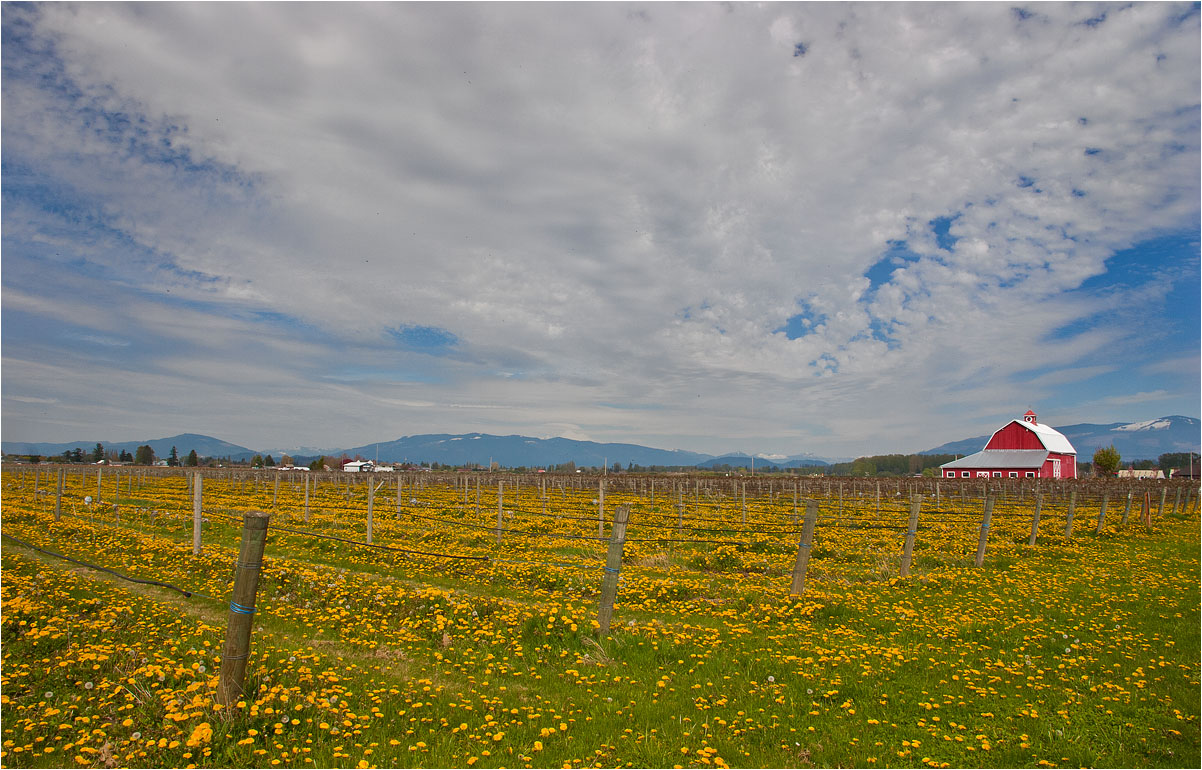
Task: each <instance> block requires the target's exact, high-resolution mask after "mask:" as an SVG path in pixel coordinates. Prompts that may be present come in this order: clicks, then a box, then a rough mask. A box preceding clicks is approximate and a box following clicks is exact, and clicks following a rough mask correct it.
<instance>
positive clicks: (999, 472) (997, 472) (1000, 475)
mask: <svg viewBox="0 0 1202 770" xmlns="http://www.w3.org/2000/svg"><path fill="white" fill-rule="evenodd" d="M993 477H994V478H995V479H1000V478H1001V477H1002V472H1001V471H994V472H993Z"/></svg>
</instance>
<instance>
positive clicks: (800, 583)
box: [789, 500, 818, 596]
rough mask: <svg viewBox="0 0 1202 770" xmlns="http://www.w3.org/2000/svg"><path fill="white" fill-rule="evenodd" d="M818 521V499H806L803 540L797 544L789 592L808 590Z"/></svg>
mask: <svg viewBox="0 0 1202 770" xmlns="http://www.w3.org/2000/svg"><path fill="white" fill-rule="evenodd" d="M817 523H818V501H816V500H806V517H805V523H804V524H802V525H801V542H800V543H798V545H797V560H796V561H795V562H794V563H793V582H792V584H791V585H790V586H789V594H790V595H791V596H797V595H799V594H801V593H802V592H803V591H805V590H806V572H808V571H809V569H810V550H811V548H812V546H813V545H814V526H815V525H816V524H817Z"/></svg>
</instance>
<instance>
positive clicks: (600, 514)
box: [597, 477, 605, 537]
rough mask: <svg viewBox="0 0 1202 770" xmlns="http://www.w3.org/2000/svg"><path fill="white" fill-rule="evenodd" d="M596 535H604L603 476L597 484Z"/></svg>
mask: <svg viewBox="0 0 1202 770" xmlns="http://www.w3.org/2000/svg"><path fill="white" fill-rule="evenodd" d="M597 537H605V478H604V477H602V479H601V481H600V482H598V484H597Z"/></svg>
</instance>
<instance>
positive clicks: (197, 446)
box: [0, 415, 1199, 469]
mask: <svg viewBox="0 0 1202 770" xmlns="http://www.w3.org/2000/svg"><path fill="white" fill-rule="evenodd" d="M1057 430H1059V431H1060V432H1061V433H1063V434H1064V435H1065V436H1067V437H1068V439H1069V441H1071V442H1072V444H1073V446H1074V447H1076V449H1077V453H1078V456H1079V457H1080V458H1081V460H1082V461H1088V460H1089V459H1090V458H1091V457H1092V456H1093V453H1094V450H1096V449H1098V448H1099V447H1103V446H1110V445H1111V444H1113V445H1114V447H1115V449H1117V450H1118V452H1119V454H1120V455H1121V456H1122V457H1123V459H1124V461H1128V460H1139V459H1152V460H1154V459H1156V458H1157V457H1159V456H1160V455H1162V454H1165V453H1167V452H1186V451H1191V450H1197V449H1198V447H1199V420H1198V419H1197V418H1194V417H1182V416H1180V415H1173V416H1170V417H1161V418H1159V419H1156V420H1146V421H1144V422H1136V423H1109V424H1105V425H1098V424H1093V423H1081V424H1078V425H1066V426H1064V427H1060V428H1057ZM988 440H989V436H978V437H976V438H970V439H964V440H961V441H953V442H951V443H948V444H943V445H941V446H937V447H934V448H933V449H928V450H925V451H923V452H920V454H971V453H973V452H976V451H978V450H980V449H981V448H983V447H984V446H985V443H986V442H987V441H988ZM97 443H101V444H103V445H104V448H105V450H106V451H116V452H121V451H125V452H130V453H131V454H132V453H134V452H135V451H136V450H137V448H138V447H139V446H141V445H143V444H148V445H150V447H151V448H152V449H153V450H154V453H155V455H156V456H158V457H167V456H168V455H169V454H170V453H171V448H172V447H175V449H176V452H177V453H178V455H179V456H180V457H181V458H182V457H185V456H186V455H187V454H188V452H190V451H192V450H196V453H197V454H198V455H200V456H201V457H215V458H228V459H229V460H231V461H242V460H249V459H251V458H252V457H253V456H254V455H256V454H261V455H267V454H271V455H272V456H273V457H274V458H275V459H276V460H277V461H278V460H279V459H280V458H281V457H283V455H285V454H288V455H290V456H292V458H293V460H294V461H295V462H297V463H307V462H309V461H310V460H312V459H314V458H315V457H319V456H321V455H329V456H335V457H340V456H342V455H344V454H345V455H347V456H350V457H354V456H356V455H359V456H362V457H364V458H367V459H371V460H376V459H378V460H379V461H380V462H385V463H400V462H410V463H422V462H427V463H441V464H443V465H455V466H463V465H477V464H478V465H485V464H487V463H489V462H496V463H498V464H500V465H501V466H503V467H510V468H514V467H529V468H534V467H549V466H554V465H563V464H566V463H569V462H572V463H575V464H576V465H577V466H580V467H600V466H601V465H602V464H603V463H607V464H609V465H610V466H613V465H615V464H617V465H620V466H622V467H625V466H627V465H629V464H634V465H642V466H653V465H657V466H664V467H699V468H714V467H721V466H724V465H729V466H731V467H734V468H738V467H750V466H751V465H752V463H753V462H754V466H755V467H756V468H757V469H760V468H762V469H768V468H798V467H805V466H823V465H829V464H832V463H836V462H848V461H850V460H851V459H853V458H849V457H819V456H817V455H813V454H796V455H788V456H782V455H763V454H761V455H754V456H752V455H749V454H746V453H743V452H732V453H728V454H723V455H718V456H715V455H707V454H702V453H699V452H688V451H685V450H680V449H655V448H653V447H646V446H641V445H639V444H621V443H598V442H595V441H576V440H574V439H567V438H549V439H540V438H531V437H529V436H494V435H489V434H486V433H466V434H458V435H453V434H446V433H440V434H424V435H418V436H402V437H401V438H398V439H396V440H394V441H382V442H379V443H375V444H364V445H362V446H357V447H350V448H346V449H328V450H318V449H314V448H310V447H306V448H303V449H289V450H284V449H274V450H267V451H264V450H254V449H249V448H247V447H244V446H239V445H237V444H231V443H230V442H228V441H222V440H220V439H216V438H213V437H211V436H205V435H201V434H197V433H182V434H179V435H177V436H168V437H166V438H160V439H150V440H147V441H114V442H109V441H101V442H97V441H95V440H89V441H71V442H65V443H36V442H23V441H5V442H2V443H0V448H2V449H3V451H4V452H5V453H6V454H16V455H30V454H39V455H42V456H44V457H51V456H54V455H61V454H62V453H63V452H65V451H69V450H72V449H75V448H77V447H78V448H80V449H82V450H83V451H84V453H85V455H88V454H90V453H91V451H92V449H93V448H94V447H95V446H96V444H97Z"/></svg>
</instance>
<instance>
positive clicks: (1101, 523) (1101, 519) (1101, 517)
mask: <svg viewBox="0 0 1202 770" xmlns="http://www.w3.org/2000/svg"><path fill="white" fill-rule="evenodd" d="M1109 502H1110V493H1109V492H1106V493H1105V494H1103V495H1102V510H1100V511H1098V528H1097V530H1096V531H1095V532H1094V534H1095V535H1100V534H1102V528H1103V527H1105V526H1106V505H1107V504H1108V503H1109Z"/></svg>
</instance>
